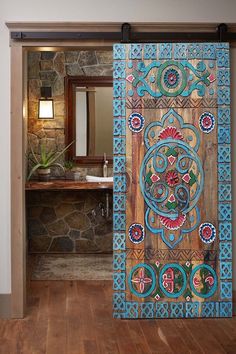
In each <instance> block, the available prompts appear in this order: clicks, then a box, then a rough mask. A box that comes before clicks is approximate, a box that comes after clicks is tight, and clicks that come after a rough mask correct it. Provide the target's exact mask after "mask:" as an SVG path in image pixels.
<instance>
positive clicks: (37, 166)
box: [27, 163, 43, 181]
mask: <svg viewBox="0 0 236 354" xmlns="http://www.w3.org/2000/svg"><path fill="white" fill-rule="evenodd" d="M40 167H41V168H43V166H42V165H41V164H40V163H38V164H37V165H35V166H34V167H33V168H32V169H31V171H30V173H29V175H28V177H27V180H28V181H29V180H30V177H31V176H32V174H33V173H34V172H35V171H36V170H37V169H38V168H40Z"/></svg>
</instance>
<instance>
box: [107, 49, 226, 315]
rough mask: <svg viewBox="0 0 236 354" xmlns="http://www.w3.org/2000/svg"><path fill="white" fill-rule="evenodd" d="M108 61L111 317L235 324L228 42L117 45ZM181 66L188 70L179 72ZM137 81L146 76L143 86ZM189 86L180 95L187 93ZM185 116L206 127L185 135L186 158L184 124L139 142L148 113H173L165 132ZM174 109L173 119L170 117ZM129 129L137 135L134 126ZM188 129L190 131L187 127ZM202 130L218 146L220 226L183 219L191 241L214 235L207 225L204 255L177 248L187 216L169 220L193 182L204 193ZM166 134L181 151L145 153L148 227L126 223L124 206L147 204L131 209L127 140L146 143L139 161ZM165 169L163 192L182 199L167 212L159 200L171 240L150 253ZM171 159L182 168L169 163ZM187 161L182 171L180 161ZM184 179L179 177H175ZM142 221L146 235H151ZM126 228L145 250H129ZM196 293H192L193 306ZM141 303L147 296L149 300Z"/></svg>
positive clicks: (173, 202) (136, 180) (139, 222)
mask: <svg viewBox="0 0 236 354" xmlns="http://www.w3.org/2000/svg"><path fill="white" fill-rule="evenodd" d="M113 56H114V66H113V69H114V70H113V72H114V74H113V75H114V85H113V90H114V101H113V115H114V218H113V221H114V238H113V249H114V258H113V259H114V261H113V269H114V275H113V289H114V296H113V310H114V317H115V318H130V319H136V318H146V319H148V318H183V317H186V318H194V317H230V316H232V302H231V301H232V223H231V222H232V205H231V203H232V190H231V140H230V133H231V120H230V69H229V62H230V56H229V46H228V44H227V43H159V44H155V43H145V44H142V43H132V44H116V45H114V49H113ZM176 63H178V65H176ZM185 65H187V66H188V67H185ZM145 70H146V71H145ZM148 70H149V71H150V73H149V71H148ZM181 70H182V71H181ZM186 72H187V73H188V76H187V77H186V76H185V73H186ZM137 73H138V74H137ZM140 73H141V74H143V79H141V80H140V75H141V74H140ZM145 75H146V76H145ZM204 75H205V76H204ZM196 77H197V78H198V82H197V83H196V85H197V86H195V79H196ZM156 78H158V80H159V81H158V82H159V84H158V85H159V86H157V87H156V88H155V89H154V90H153V91H152V87H154V83H155V80H156ZM181 78H182V79H183V80H182V81H181ZM185 83H186V87H185V86H184V85H185ZM187 83H188V84H187ZM191 90H193V91H191ZM194 90H195V91H194ZM192 92H194V95H191V93H192ZM168 95H169V96H168ZM181 108H182V109H183V110H184V109H186V110H187V109H192V110H193V111H194V110H196V111H198V110H199V112H200V114H199V115H198V117H196V120H197V119H198V122H199V119H200V117H201V116H202V122H203V121H204V124H203V125H202V126H201V125H200V126H199V123H198V125H195V127H197V131H195V130H194V129H193V130H194V132H193V133H192V134H189V135H188V137H187V139H188V138H189V140H188V146H190V147H191V148H190V149H189V150H188V149H187V147H186V145H185V142H186V140H185V139H186V136H184V137H182V136H181V134H182V132H183V129H184V127H183V126H181V124H185V122H183V123H181V119H180V118H179V121H178V122H179V123H178V124H179V125H178V124H177V125H176V126H180V128H179V130H178V131H177V130H171V129H169V128H168V129H169V130H168V129H167V130H165V131H164V129H165V126H162V127H161V129H162V130H163V132H161V135H159V136H158V135H157V136H155V133H156V132H157V131H158V129H159V127H158V125H156V128H155V129H154V130H153V131H152V130H151V129H150V131H149V133H148V134H150V135H149V136H147V135H146V136H145V134H147V133H146V132H147V129H146V127H147V122H148V119H149V118H148V119H146V116H145V110H150V114H151V112H153V114H154V115H155V114H157V113H156V111H157V112H158V111H160V110H162V109H163V110H164V112H168V110H170V109H171V110H172V111H171V112H172V115H169V116H167V119H169V121H168V125H169V126H171V125H172V123H173V120H174V119H176V116H177V113H178V112H180V111H181ZM151 110H152V111H151ZM175 110H176V114H175V113H173V112H174V111H175ZM211 112H212V113H211ZM132 113H135V114H136V116H135V117H133V118H134V122H133V121H132V124H133V125H132V129H131V128H130V124H129V121H128V120H129V118H130V117H131V114H132ZM203 114H204V116H203ZM141 115H143V120H142V129H140V128H138V129H136V126H137V124H138V121H137V117H140V116H141ZM211 115H213V119H214V124H213V125H212V127H209V126H208V124H209V122H208V121H209V117H211ZM157 121H158V122H160V121H161V116H160V117H157ZM202 122H201V124H202ZM175 123H176V122H175ZM134 125H135V129H134V128H133V126H134ZM161 129H160V131H161ZM187 129H188V132H190V133H191V130H190V129H189V126H188V127H187ZM200 131H201V133H200V134H201V137H202V135H208V136H209V140H208V141H210V136H211V135H210V134H214V136H215V137H216V139H217V144H216V145H215V146H216V149H217V151H216V158H215V164H217V181H218V186H217V191H216V193H217V201H218V205H217V206H216V214H217V215H216V219H217V220H216V219H214V221H213V220H208V219H206V220H199V215H200V214H199V213H200V212H201V211H198V210H197V208H196V209H195V208H194V207H193V209H191V212H192V213H191V215H189V217H190V218H191V219H189V220H188V221H187V225H190V224H191V225H193V224H194V222H195V221H196V225H197V226H196V229H195V230H196V231H194V232H195V234H197V235H199V232H200V233H201V235H202V238H204V240H208V238H209V237H210V236H209V234H208V232H209V230H210V228H209V225H212V228H214V232H215V233H214V235H215V236H214V239H212V243H211V247H210V248H209V247H208V245H207V244H206V243H205V242H203V241H202V238H200V235H199V242H201V244H202V248H201V249H191V247H188V249H186V250H185V249H181V247H177V248H176V247H175V246H176V245H177V243H176V241H177V240H178V239H177V238H176V228H177V227H178V223H179V225H181V226H180V228H181V229H183V230H184V228H182V224H183V225H184V223H185V216H186V215H187V214H186V213H185V214H183V215H184V216H182V217H181V218H180V219H179V220H178V222H177V221H176V223H173V222H172V221H173V219H174V215H175V214H174V212H173V210H175V206H176V203H177V202H179V203H180V204H181V202H182V201H183V200H184V198H182V197H181V195H182V196H186V195H187V193H188V190H189V184H190V183H191V185H193V186H194V183H195V186H194V188H195V189H194V190H195V191H198V192H201V186H200V184H199V185H198V183H199V182H200V180H201V177H202V176H201V170H199V171H198V170H197V168H198V167H199V164H198V162H196V161H197V149H198V148H199V146H200V143H199V145H198V147H195V150H194V142H198V139H199V140H201V139H200V137H198V134H199V132H200ZM205 133H207V134H205ZM159 134H160V133H159ZM168 134H169V135H168ZM191 135H192V136H191ZM162 136H163V137H165V139H170V138H172V139H176V137H178V138H177V139H176V140H177V141H176V140H174V141H173V145H174V146H178V148H177V149H176V151H175V148H173V149H172V150H171V149H170V151H167V148H165V149H166V150H164V151H165V153H166V155H165V156H164V157H163V160H161V158H160V156H161V154H162V153H163V149H164V148H163V147H161V144H160V151H159V150H158V151H157V152H155V150H154V148H153V149H152V150H151V147H150V146H148V148H150V151H151V152H150V156H148V155H147V158H146V167H145V168H146V169H145V168H144V169H143V174H144V176H145V178H146V180H145V183H146V186H145V189H143V194H141V195H142V197H143V200H144V201H145V202H144V203H147V200H148V203H149V204H145V205H146V207H147V205H148V206H149V209H150V211H149V213H146V215H145V217H144V219H142V220H139V218H137V219H136V218H135V219H134V220H132V221H131V222H130V217H129V215H126V212H127V205H129V207H130V208H131V209H132V208H142V207H143V206H142V203H143V201H142V200H141V199H138V200H135V195H134V197H133V200H132V202H130V200H129V191H130V188H131V183H132V182H131V181H130V174H131V171H132V174H133V177H132V181H133V183H134V185H133V187H134V188H133V191H135V183H136V185H137V186H139V185H140V183H141V179H140V178H139V177H140V176H138V174H137V173H135V172H136V171H135V169H132V167H131V168H130V165H131V166H132V160H135V158H136V157H137V155H138V153H139V152H138V150H135V149H133V151H132V153H131V154H130V151H129V150H127V149H130V141H133V147H135V144H136V143H137V142H138V141H141V137H142V139H143V143H144V145H145V144H146V146H144V151H145V152H144V156H145V153H146V152H147V149H148V148H147V141H148V142H151V144H152V141H154V143H157V142H158V141H159V142H160V141H161V139H162ZM170 142H171V140H168V145H169V147H170V146H171V144H170ZM145 149H146V150H145ZM161 149H162V150H161ZM180 149H185V150H183V152H182V153H183V154H185V155H186V156H191V159H192V160H191V161H194V162H191V164H192V165H194V164H195V165H194V169H193V170H192V171H187V172H186V171H185V168H186V167H185V166H186V165H185V166H184V164H183V165H181V166H180V162H181V160H180V161H178V159H179V157H178V154H179V153H180ZM127 151H128V153H127ZM190 151H191V153H190ZM193 151H195V153H196V154H195V153H194V152H193ZM154 154H156V155H154ZM185 158H186V157H185ZM151 159H153V161H154V165H155V161H156V165H155V169H154V170H152V169H151V167H150V166H151V163H150V161H151ZM166 161H167V163H169V166H172V167H168V168H167V171H170V172H168V174H167V176H166V177H165V183H166V185H168V186H169V188H170V189H171V190H174V188H177V187H178V185H179V183H180V180H181V183H182V184H183V185H184V187H183V190H181V189H179V192H181V193H182V194H180V193H179V194H177V195H178V198H179V199H177V200H176V197H175V196H174V197H173V196H172V195H171V194H169V195H168V200H167V201H166V202H165V204H164V203H163V201H162V204H163V205H162V206H161V207H162V209H161V210H159V214H158V215H159V217H160V220H161V222H162V224H161V227H162V229H164V227H163V225H165V227H166V229H167V230H168V234H166V235H162V236H161V237H160V236H159V238H160V240H162V241H163V240H164V239H165V237H166V239H165V241H164V242H165V248H164V249H161V248H160V249H159V248H158V249H155V247H153V245H152V244H151V243H150V240H148V237H149V236H148V235H150V233H151V234H152V235H153V237H158V236H157V233H155V230H156V226H155V225H156V222H157V221H156V220H155V213H153V209H155V208H157V206H156V204H155V203H154V202H153V199H155V198H156V196H158V195H161V193H163V194H164V190H163V189H161V182H162V181H163V180H162V179H160V178H162V175H161V173H163V169H164V167H165V168H166ZM176 161H177V162H178V163H177V164H176V165H175V163H176ZM184 162H185V164H186V161H184ZM158 163H159V165H158ZM162 164H163V165H162ZM173 166H174V168H175V166H177V169H178V168H179V170H178V173H175V171H173V170H174V168H173ZM138 168H139V167H138ZM149 169H150V171H149ZM182 171H184V172H183V173H182V175H181V172H182ZM196 171H197V172H196ZM190 172H191V173H190ZM182 178H183V179H182ZM203 178H204V175H203ZM182 181H183V182H182ZM181 183H180V184H181ZM208 185H209V184H208ZM157 186H158V187H157ZM177 191H178V189H177ZM172 194H173V193H172ZM200 194H201V193H200ZM153 196H154V197H153ZM152 198H153V199H152ZM181 198H182V199H181ZM160 200H161V198H160ZM192 201H193V198H192V197H190V198H189V200H188V203H186V205H188V206H189V205H191V203H192ZM129 203H131V204H129ZM160 203H161V202H160ZM130 205H132V207H131V206H130ZM186 205H185V204H184V203H183V202H182V208H183V210H186ZM152 208H153V209H152ZM131 209H130V210H131ZM146 210H147V209H146ZM192 210H193V211H192ZM169 214H170V215H172V214H173V215H172V218H170V220H171V221H170V220H167V219H168V218H167V219H166V215H169ZM137 215H138V213H137ZM147 222H148V225H149V226H148V227H149V228H147ZM132 225H141V226H142V230H143V231H144V232H143V235H144V236H145V237H143V239H142V240H141V241H142V242H141V241H140V242H139V243H135V242H131V239H130V235H129V228H130V227H131V226H132ZM176 225H177V226H176ZM201 225H205V227H204V228H203V227H202V228H201V229H200V226H201ZM168 228H169V229H168ZM150 230H151V231H150ZM172 230H173V231H172ZM199 230H200V231H199ZM139 231H140V230H139V229H138V228H137V230H136V228H134V231H133V233H135V232H137V233H139ZM191 232H192V230H191V231H188V230H186V235H191ZM139 236H140V235H139V234H137V235H136V234H135V235H133V234H132V237H133V239H139ZM167 236H168V237H167ZM181 237H182V238H181ZM188 237H189V236H188ZM183 239H184V234H183V235H181V234H180V236H179V240H180V241H179V242H180V243H179V244H181V242H182V240H183ZM146 240H147V241H146ZM145 242H148V243H147V244H146V243H145ZM170 246H173V247H170ZM216 260H217V262H216ZM168 264H169V265H168ZM199 284H200V285H199ZM201 284H202V285H201ZM196 295H198V297H197V298H196ZM142 298H145V301H143V300H142ZM199 299H200V300H199Z"/></svg>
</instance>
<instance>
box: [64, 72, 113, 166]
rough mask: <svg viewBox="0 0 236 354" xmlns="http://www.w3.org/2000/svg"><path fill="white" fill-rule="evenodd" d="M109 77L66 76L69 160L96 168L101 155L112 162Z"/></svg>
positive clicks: (111, 113) (111, 110)
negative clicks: (70, 144)
mask: <svg viewBox="0 0 236 354" xmlns="http://www.w3.org/2000/svg"><path fill="white" fill-rule="evenodd" d="M112 82H113V81H112V77H110V76H67V77H66V78H65V94H66V117H67V118H66V131H65V135H66V140H67V141H66V144H69V143H70V142H71V141H73V140H74V141H75V143H74V144H73V145H72V146H71V148H70V149H69V150H68V159H69V160H73V161H74V162H75V163H78V164H80V165H81V164H82V165H98V164H102V163H103V161H104V153H105V154H106V158H107V160H108V161H109V164H112V163H113V140H112V136H113V108H112V99H113V88H112Z"/></svg>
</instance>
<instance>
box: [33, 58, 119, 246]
mask: <svg viewBox="0 0 236 354" xmlns="http://www.w3.org/2000/svg"><path fill="white" fill-rule="evenodd" d="M66 75H70V76H77V75H88V76H104V75H106V76H107V75H111V76H112V52H111V51H66V52H48V51H46V52H40V51H30V52H28V141H29V142H30V145H31V147H32V149H33V151H34V153H35V154H36V155H38V154H39V153H40V148H41V145H42V144H45V145H46V148H47V150H56V151H61V150H63V148H64V146H65V91H64V78H65V76H66ZM41 86H51V87H52V95H53V100H54V113H55V119H53V120H38V99H39V98H40V87H41ZM59 162H61V163H62V164H63V162H64V157H62V158H61V159H60V161H59ZM30 167H31V166H28V169H29V168H30ZM78 170H79V171H80V173H81V177H82V178H83V177H84V176H85V175H86V174H93V175H97V176H101V175H102V166H98V167H92V168H91V167H88V168H86V167H80V166H78ZM108 173H109V175H112V168H109V171H108ZM52 174H53V175H54V176H60V175H62V171H61V170H60V169H57V168H55V169H53V170H52ZM104 202H105V192H104V191H102V192H100V191H61V192H58V191H56V192H54V191H51V192H47V191H29V192H27V195H26V205H27V232H28V246H29V252H30V253H36V252H37V253H47V252H49V253H58V252H61V253H73V252H76V253H97V252H105V253H109V252H112V217H110V218H109V219H108V220H106V219H105V218H104V217H103V216H102V215H101V208H100V207H99V204H100V203H103V204H104ZM110 203H111V208H112V194H111V193H110ZM110 215H112V214H110Z"/></svg>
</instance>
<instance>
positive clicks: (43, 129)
mask: <svg viewBox="0 0 236 354" xmlns="http://www.w3.org/2000/svg"><path fill="white" fill-rule="evenodd" d="M66 75H69V76H77V75H85V76H86V75H87V76H104V75H105V76H107V75H110V76H112V51H68V52H39V51H33V52H31V51H30V52H28V117H29V118H28V141H29V143H30V145H31V148H32V149H33V151H34V153H35V154H36V155H38V154H39V153H40V149H41V145H42V144H44V145H45V146H46V149H47V150H55V151H61V150H63V148H64V147H65V85H64V78H65V76H66ZM41 86H50V87H52V96H53V100H54V113H55V119H52V120H39V119H38V100H39V98H40V87H41ZM29 151H30V147H29ZM59 162H61V163H62V164H63V162H64V157H62V158H61V159H60V161H59ZM30 167H31V166H30V163H29V168H30ZM79 170H80V172H81V174H82V176H83V175H86V174H87V173H96V174H97V175H101V173H102V169H101V167H99V168H97V169H95V170H94V169H93V170H92V171H90V170H89V171H88V169H86V168H79ZM109 173H110V174H111V169H110V170H109ZM52 174H53V175H56V176H57V175H61V174H63V172H62V171H61V170H60V169H58V168H54V169H53V170H52Z"/></svg>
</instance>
